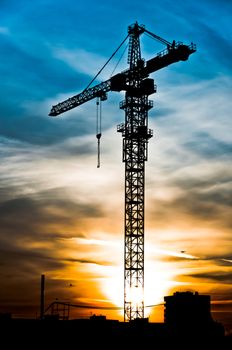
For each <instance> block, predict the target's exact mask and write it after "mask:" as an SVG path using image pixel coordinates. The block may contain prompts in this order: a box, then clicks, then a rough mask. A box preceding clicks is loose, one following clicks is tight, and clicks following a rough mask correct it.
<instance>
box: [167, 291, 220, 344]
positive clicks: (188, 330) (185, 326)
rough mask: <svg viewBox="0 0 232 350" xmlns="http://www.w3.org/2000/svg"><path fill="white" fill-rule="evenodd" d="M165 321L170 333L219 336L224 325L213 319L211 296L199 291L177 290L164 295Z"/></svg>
mask: <svg viewBox="0 0 232 350" xmlns="http://www.w3.org/2000/svg"><path fill="white" fill-rule="evenodd" d="M164 301H165V304H164V323H165V324H166V326H167V331H168V334H170V335H189V336H194V337H196V336H199V337H202V336H204V337H206V336H211V337H217V336H223V335H224V327H223V326H222V324H221V323H218V322H216V321H214V320H213V318H212V315H211V306H210V296H209V295H200V294H199V293H198V292H195V293H192V292H189V291H187V292H175V293H174V294H173V295H170V296H165V297H164Z"/></svg>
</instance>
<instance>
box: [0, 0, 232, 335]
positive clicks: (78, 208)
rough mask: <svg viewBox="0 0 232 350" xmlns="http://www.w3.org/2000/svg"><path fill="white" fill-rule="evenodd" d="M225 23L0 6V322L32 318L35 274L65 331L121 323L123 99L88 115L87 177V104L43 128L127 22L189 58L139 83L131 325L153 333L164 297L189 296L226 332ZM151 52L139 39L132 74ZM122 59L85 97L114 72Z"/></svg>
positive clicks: (230, 144) (189, 4)
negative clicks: (81, 320) (138, 226)
mask: <svg viewBox="0 0 232 350" xmlns="http://www.w3.org/2000/svg"><path fill="white" fill-rule="evenodd" d="M231 13H232V2H231V1H230V0H220V1H219V0H202V1H200V2H198V1H193V0H185V1H184V2H183V1H181V0H176V1H175V2H174V1H171V0H156V1H153V0H148V1H146V2H141V1H138V0H133V1H127V0H124V1H123V2H121V3H119V2H118V1H109V0H107V1H106V0H99V1H98V2H96V1H92V0H86V1H82V0H80V1H78V2H77V1H74V0H69V1H64V0H35V1H30V0H18V1H16V2H15V1H13V0H1V1H0V46H1V50H0V76H1V80H0V89H1V98H0V107H1V112H0V155H1V161H0V192H1V196H0V278H1V288H0V312H11V313H12V314H13V315H14V316H15V317H20V316H23V317H35V316H36V315H38V313H39V302H40V276H41V274H45V304H46V307H48V306H49V304H50V303H51V302H53V301H54V300H59V301H69V302H71V303H73V304H76V305H79V306H83V308H81V307H80V308H76V309H74V310H72V315H73V316H74V317H88V316H89V315H91V314H92V313H102V314H104V315H107V317H108V318H116V319H119V320H122V319H123V310H122V307H123V271H124V261H123V250H124V164H123V163H122V139H121V135H120V134H118V133H117V124H120V123H121V122H123V121H124V112H123V111H122V110H120V109H119V103H120V101H122V100H123V99H124V93H123V92H120V93H118V92H109V93H108V100H107V101H105V102H104V103H103V106H102V138H101V166H100V168H97V139H96V101H95V100H92V101H89V102H87V103H85V104H83V105H81V106H79V107H78V108H75V109H73V110H71V111H68V112H65V113H63V114H61V115H60V116H59V117H56V118H52V117H49V116H48V114H49V112H50V109H51V107H52V105H55V104H56V103H58V102H61V101H63V100H65V99H66V98H69V97H71V96H73V95H76V94H78V93H79V92H81V91H82V90H83V89H84V88H85V87H86V86H87V85H88V84H89V82H90V81H91V80H92V78H93V77H94V76H95V75H96V73H97V72H98V71H99V70H100V69H101V68H102V66H103V65H104V64H105V62H106V61H107V60H108V58H109V57H110V56H111V55H112V53H113V52H114V51H115V50H116V48H117V47H118V46H119V45H120V43H121V42H122V41H123V40H124V38H125V37H126V36H127V29H128V26H129V25H131V24H133V23H135V22H136V21H138V23H139V24H143V25H145V28H146V29H147V30H149V31H151V32H153V33H155V34H157V35H159V36H160V37H162V38H165V39H166V40H168V41H170V42H172V41H173V40H176V41H182V42H184V43H185V44H188V45H189V44H190V43H191V42H193V43H195V44H196V45H197V51H196V53H194V54H192V55H191V56H190V57H189V60H188V61H186V62H178V63H175V64H173V65H171V66H169V67H166V68H164V69H162V70H160V71H158V72H156V73H153V74H151V76H150V77H152V78H153V79H155V83H156V84H157V93H155V94H153V95H151V96H150V99H151V100H153V101H154V108H153V109H151V110H150V111H149V127H150V128H152V129H153V130H154V137H153V138H152V139H150V140H149V149H148V155H149V156H148V162H146V173H145V175H146V176H145V306H146V307H145V315H146V316H147V317H149V319H150V320H151V321H154V322H156V321H159V322H163V305H162V304H163V302H164V296H165V295H171V294H172V293H173V292H175V291H192V292H195V291H198V292H199V293H202V294H209V295H210V296H211V308H212V314H213V318H214V319H215V320H218V321H220V322H223V324H224V325H226V326H227V327H231V329H232V297H231V296H232V236H231V223H232V222H231V217H232V216H231V198H232V196H231V189H232V177H231V174H232V173H231V170H232V166H231V165H232V164H231V153H232V136H231V127H232V123H231V110H232V99H231V91H232V79H231V78H232V63H231V62H232V61H231V56H232V29H231ZM164 48H165V46H164V45H163V44H162V43H160V42H157V41H155V40H153V39H151V38H149V37H147V36H146V35H142V36H141V51H142V57H143V58H144V59H145V60H147V59H150V58H152V57H154V56H155V55H156V54H157V52H159V51H161V50H163V49H164ZM126 50H127V46H126V44H125V45H124V46H123V47H122V49H121V50H119V52H118V53H117V55H115V57H114V59H113V60H112V62H110V64H109V65H108V66H107V67H106V69H104V70H103V71H102V73H101V74H100V75H99V77H98V78H97V79H96V81H95V83H96V84H98V83H100V82H102V81H105V80H107V79H109V77H110V75H111V74H112V72H114V74H116V73H117V72H120V71H122V70H124V69H127V68H128V64H127V51H126ZM123 52H124V55H123ZM120 58H121V59H120ZM151 305H153V307H152V306H151ZM86 306H87V308H86ZM88 306H89V308H88ZM96 306H98V307H103V309H100V310H99V309H94V308H93V307H96ZM84 307H85V308H84ZM110 307H112V308H115V310H108V309H107V308H110ZM117 308H118V310H116V309H117ZM228 329H229V328H228Z"/></svg>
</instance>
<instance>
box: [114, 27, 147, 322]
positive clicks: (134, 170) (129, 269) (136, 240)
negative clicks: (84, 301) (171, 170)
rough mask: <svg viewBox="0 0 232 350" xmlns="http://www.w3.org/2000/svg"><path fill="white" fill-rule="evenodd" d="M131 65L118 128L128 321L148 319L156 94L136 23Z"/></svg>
mask: <svg viewBox="0 0 232 350" xmlns="http://www.w3.org/2000/svg"><path fill="white" fill-rule="evenodd" d="M128 32H129V49H128V63H129V65H130V70H133V76H132V77H131V78H130V80H129V82H128V85H129V86H128V89H127V91H126V95H125V100H124V101H122V102H121V103H120V108H121V109H123V110H124V111H125V124H121V125H119V126H118V131H119V132H121V133H122V136H123V162H124V163H125V213H124V215H125V216H124V220H125V227H124V321H125V322H126V321H131V320H133V319H136V318H144V175H145V161H146V160H147V148H148V139H149V138H150V137H152V130H150V129H148V110H149V109H150V108H152V106H153V104H152V101H149V100H148V95H149V94H151V93H153V92H154V81H153V79H143V78H142V77H141V74H140V72H141V70H142V68H143V66H144V61H143V60H142V59H141V51H140V41H139V36H140V34H142V33H143V32H144V30H143V28H142V27H141V26H138V24H137V23H135V24H134V25H132V26H129V27H128Z"/></svg>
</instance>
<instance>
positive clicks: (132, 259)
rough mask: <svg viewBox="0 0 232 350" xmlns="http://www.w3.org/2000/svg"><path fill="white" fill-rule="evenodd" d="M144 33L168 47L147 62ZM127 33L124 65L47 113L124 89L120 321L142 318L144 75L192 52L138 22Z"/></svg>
mask: <svg viewBox="0 0 232 350" xmlns="http://www.w3.org/2000/svg"><path fill="white" fill-rule="evenodd" d="M144 32H146V33H147V34H148V35H149V36H151V37H153V38H154V39H156V40H158V41H160V42H162V43H163V44H165V45H166V46H167V47H166V49H164V50H163V51H161V52H160V53H158V54H157V55H156V56H155V57H153V58H152V59H150V60H148V61H145V60H144V59H142V58H141V49H140V35H141V34H142V33H144ZM128 36H129V49H128V63H129V69H127V70H125V71H123V72H121V73H118V74H116V75H114V76H112V77H111V78H110V79H109V80H107V81H105V82H102V83H100V84H97V85H95V86H94V87H90V88H86V89H85V90H83V91H82V92H81V93H80V94H78V95H75V96H73V97H71V98H69V99H67V100H65V101H63V102H61V103H58V104H57V105H55V106H53V107H52V109H51V111H50V113H49V115H50V116H57V115H59V114H61V113H64V112H66V111H68V110H70V109H72V108H75V107H77V106H79V105H81V104H83V103H85V102H87V101H89V100H91V99H93V98H98V100H99V99H100V100H102V101H103V100H106V99H107V92H108V91H125V100H124V101H122V102H121V103H120V109H123V110H124V111H125V123H122V124H120V125H118V127H117V131H118V132H121V133H122V137H123V162H124V163H125V212H124V223H125V226H124V321H131V320H133V319H136V318H144V194H145V161H146V160H147V153H148V140H149V139H150V138H151V137H152V136H153V132H152V130H151V129H149V128H148V111H149V110H150V109H151V108H152V107H153V102H152V101H150V100H149V99H148V96H149V95H151V94H153V93H154V92H156V86H155V85H154V80H153V79H150V78H149V74H150V73H153V72H155V71H158V70H159V69H162V68H164V67H166V66H168V65H170V64H172V63H175V62H179V61H186V60H187V59H188V57H189V55H190V54H192V53H194V52H195V51H196V46H195V45H194V44H193V43H191V44H190V45H184V44H183V43H182V42H178V43H176V42H175V41H173V42H172V43H170V42H168V41H167V40H165V39H162V38H161V37H159V36H157V35H155V34H153V33H151V32H149V31H148V30H146V29H145V27H144V26H141V25H138V23H137V22H136V23H135V24H133V25H131V26H129V27H128ZM124 41H125V40H124ZM120 46H121V45H120Z"/></svg>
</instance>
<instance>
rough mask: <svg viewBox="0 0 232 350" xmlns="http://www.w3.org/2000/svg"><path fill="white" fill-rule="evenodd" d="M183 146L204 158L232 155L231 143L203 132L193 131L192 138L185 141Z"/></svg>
mask: <svg viewBox="0 0 232 350" xmlns="http://www.w3.org/2000/svg"><path fill="white" fill-rule="evenodd" d="M184 147H186V148H187V149H189V150H190V151H191V152H194V153H197V154H199V155H200V156H201V157H202V158H206V159H211V158H218V157H222V156H223V155H225V156H226V157H231V155H232V144H231V143H226V142H223V141H220V140H217V139H215V138H213V137H212V136H210V135H209V134H207V133H203V132H197V133H193V135H192V140H190V141H188V142H186V143H185V144H184Z"/></svg>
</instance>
